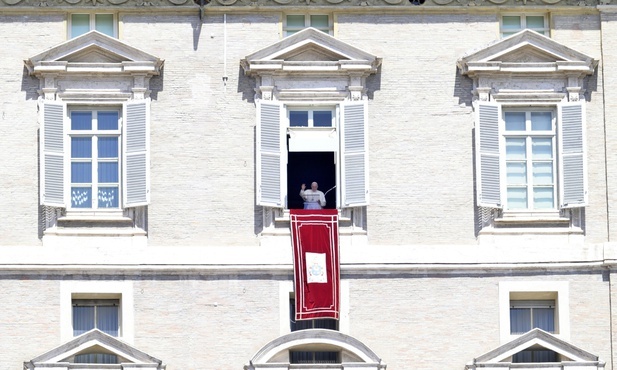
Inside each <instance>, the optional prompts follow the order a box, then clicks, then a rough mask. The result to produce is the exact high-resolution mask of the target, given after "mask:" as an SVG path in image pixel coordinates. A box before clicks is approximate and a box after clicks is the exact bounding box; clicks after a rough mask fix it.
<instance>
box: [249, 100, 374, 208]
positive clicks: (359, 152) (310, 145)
mask: <svg viewBox="0 0 617 370" xmlns="http://www.w3.org/2000/svg"><path fill="white" fill-rule="evenodd" d="M256 173H257V204H258V205H261V206H268V207H275V208H280V209H289V208H303V206H304V201H303V199H302V198H301V196H300V195H299V192H300V189H301V185H302V184H305V186H306V188H310V187H311V183H312V182H317V183H318V189H319V190H320V191H322V192H324V193H325V197H326V206H325V208H349V207H359V206H364V205H367V204H368V155H367V106H366V101H358V102H342V103H340V104H337V105H335V106H333V105H331V104H330V105H328V104H324V105H320V104H318V103H317V102H315V103H313V104H311V106H310V107H306V106H301V105H297V104H284V103H281V102H273V101H260V102H258V103H257V171H256Z"/></svg>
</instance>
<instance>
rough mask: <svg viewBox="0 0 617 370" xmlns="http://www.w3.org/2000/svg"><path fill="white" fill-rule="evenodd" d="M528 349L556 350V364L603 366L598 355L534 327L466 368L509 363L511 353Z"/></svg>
mask: <svg viewBox="0 0 617 370" xmlns="http://www.w3.org/2000/svg"><path fill="white" fill-rule="evenodd" d="M528 349H534V350H536V349H540V350H550V351H554V352H556V354H557V357H558V359H559V360H558V362H557V363H554V364H558V363H560V362H568V363H579V364H581V366H584V367H585V368H590V369H595V368H599V367H603V366H604V362H602V361H600V359H599V358H598V356H596V355H593V354H591V353H589V352H587V351H585V350H583V349H581V348H578V347H576V346H574V345H572V344H570V343H568V342H566V341H564V340H562V339H559V338H557V337H556V336H555V335H553V334H550V333H547V332H545V331H543V330H541V329H538V328H535V329H532V330H530V331H529V332H527V333H525V334H523V335H521V336H520V337H518V338H516V339H514V340H512V341H511V342H508V343H506V344H504V345H502V346H499V347H497V348H495V349H494V350H492V351H490V352H487V353H485V354H483V355H481V356H479V357H477V358H475V359H474V360H473V362H472V363H470V364H468V365H467V368H468V369H475V368H476V367H478V368H479V367H486V366H488V365H489V364H497V363H502V364H504V363H511V359H512V356H513V355H516V354H518V353H520V352H521V351H524V350H528ZM545 367H548V366H545ZM559 368H561V367H559Z"/></svg>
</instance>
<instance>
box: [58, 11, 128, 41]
mask: <svg viewBox="0 0 617 370" xmlns="http://www.w3.org/2000/svg"><path fill="white" fill-rule="evenodd" d="M116 24H117V22H116V16H115V14H71V15H70V17H69V38H75V37H77V36H81V35H83V34H84V33H87V32H89V31H92V30H96V31H99V32H100V33H103V34H105V35H107V36H111V37H118V31H117V25H116Z"/></svg>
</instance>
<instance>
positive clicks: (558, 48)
mask: <svg viewBox="0 0 617 370" xmlns="http://www.w3.org/2000/svg"><path fill="white" fill-rule="evenodd" d="M457 64H458V66H459V68H460V69H461V72H462V73H463V74H464V75H469V76H470V77H474V76H477V75H483V74H489V73H500V72H502V73H543V72H544V73H565V74H569V75H577V74H578V75H580V76H583V75H591V74H593V73H594V69H595V67H596V65H597V64H598V61H597V60H595V59H593V58H592V57H590V56H587V55H585V54H583V53H580V52H578V51H576V50H574V49H571V48H569V47H567V46H565V45H563V44H560V43H558V42H556V41H554V40H552V39H550V38H548V37H546V36H544V35H541V34H539V33H537V32H535V31H531V30H523V31H521V32H518V33H516V34H514V35H512V36H510V37H508V38H505V39H502V40H500V41H498V42H496V43H494V44H492V45H490V46H488V47H486V48H484V49H481V50H479V51H476V52H474V53H472V54H470V55H467V56H465V57H463V58H461V59H459V61H458V63H457Z"/></svg>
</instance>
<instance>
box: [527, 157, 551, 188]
mask: <svg viewBox="0 0 617 370" xmlns="http://www.w3.org/2000/svg"><path fill="white" fill-rule="evenodd" d="M531 167H532V171H533V184H534V185H553V163H552V162H534V163H533V164H532V166H531Z"/></svg>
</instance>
